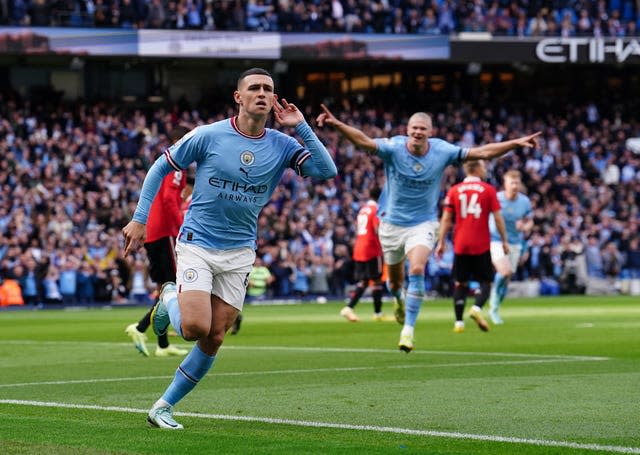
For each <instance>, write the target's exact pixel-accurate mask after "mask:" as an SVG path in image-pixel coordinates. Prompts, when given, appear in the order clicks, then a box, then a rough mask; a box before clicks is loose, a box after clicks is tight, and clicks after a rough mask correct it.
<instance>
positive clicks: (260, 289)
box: [247, 256, 274, 300]
mask: <svg viewBox="0 0 640 455" xmlns="http://www.w3.org/2000/svg"><path fill="white" fill-rule="evenodd" d="M273 280H274V277H273V276H272V275H271V272H270V271H269V268H268V267H267V266H266V265H264V261H263V260H262V258H261V257H260V256H256V262H255V263H254V264H253V268H252V269H251V272H250V273H249V284H248V286H247V296H248V297H249V300H254V299H264V298H266V297H267V289H268V287H269V286H270V285H271V283H273Z"/></svg>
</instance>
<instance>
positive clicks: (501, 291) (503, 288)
mask: <svg viewBox="0 0 640 455" xmlns="http://www.w3.org/2000/svg"><path fill="white" fill-rule="evenodd" d="M508 290H509V280H507V279H506V278H503V279H502V286H500V289H498V305H502V301H503V300H504V298H505V297H506V296H507V291H508Z"/></svg>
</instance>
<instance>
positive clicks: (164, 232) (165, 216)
mask: <svg viewBox="0 0 640 455" xmlns="http://www.w3.org/2000/svg"><path fill="white" fill-rule="evenodd" d="M186 185H187V175H186V173H185V172H179V171H171V172H170V173H169V174H168V175H167V176H165V178H164V179H163V180H162V184H161V185H160V189H159V190H158V194H157V195H156V198H155V199H154V200H153V204H151V210H150V211H149V218H148V219H147V239H146V240H145V242H155V241H156V240H159V239H161V238H163V237H177V236H178V232H179V231H180V226H182V220H183V214H182V210H181V208H182V189H183V188H184V187H185V186H186Z"/></svg>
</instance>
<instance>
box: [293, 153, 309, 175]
mask: <svg viewBox="0 0 640 455" xmlns="http://www.w3.org/2000/svg"><path fill="white" fill-rule="evenodd" d="M309 158H311V153H309V152H307V153H306V154H304V155H302V156H301V157H300V158H299V159H298V162H297V163H296V167H295V171H296V173H297V174H298V175H302V164H303V163H304V162H305V161H307V160H308V159H309Z"/></svg>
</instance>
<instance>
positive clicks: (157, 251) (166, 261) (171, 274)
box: [144, 237, 176, 285]
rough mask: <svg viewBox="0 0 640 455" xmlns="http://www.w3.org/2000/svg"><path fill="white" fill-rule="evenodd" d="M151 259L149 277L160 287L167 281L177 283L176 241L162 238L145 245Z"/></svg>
mask: <svg viewBox="0 0 640 455" xmlns="http://www.w3.org/2000/svg"><path fill="white" fill-rule="evenodd" d="M144 248H145V249H146V250H147V258H148V259H149V277H151V280H152V281H153V282H154V283H156V284H158V285H160V284H164V283H166V282H167V281H173V282H174V283H175V281H176V252H175V248H176V239H175V237H162V238H161V239H158V240H155V241H153V242H147V243H145V244H144Z"/></svg>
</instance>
